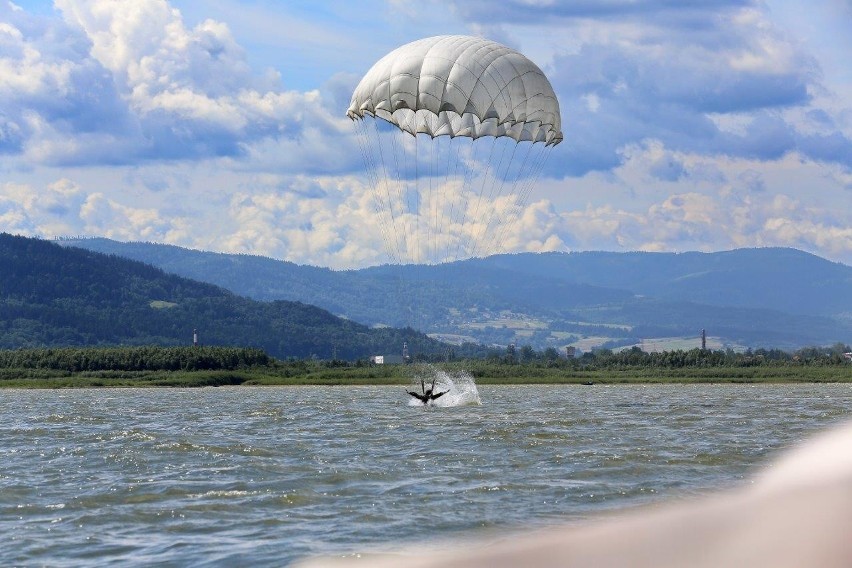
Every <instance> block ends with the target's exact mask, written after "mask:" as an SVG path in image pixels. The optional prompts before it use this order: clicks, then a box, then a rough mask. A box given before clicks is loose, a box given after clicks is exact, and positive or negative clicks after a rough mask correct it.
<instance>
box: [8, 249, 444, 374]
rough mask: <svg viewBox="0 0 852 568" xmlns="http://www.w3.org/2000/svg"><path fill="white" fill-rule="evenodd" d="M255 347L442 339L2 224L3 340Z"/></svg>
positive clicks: (386, 346) (371, 346)
mask: <svg viewBox="0 0 852 568" xmlns="http://www.w3.org/2000/svg"><path fill="white" fill-rule="evenodd" d="M193 329H198V332H199V335H200V338H199V339H200V342H201V343H202V344H206V345H231V346H243V347H258V348H261V349H263V350H265V351H266V352H267V353H269V354H270V355H272V356H275V357H279V358H283V357H291V356H292V357H310V356H312V355H316V356H317V357H321V358H325V359H330V358H331V357H332V355H333V354H336V355H337V356H338V357H339V358H341V359H343V358H345V359H355V358H358V357H367V356H369V355H373V354H382V353H388V354H389V353H399V352H400V351H401V346H402V343H403V341H408V342H409V344H410V345H412V347H413V349H415V350H422V351H439V350H440V349H441V346H440V344H438V343H437V342H434V341H431V340H429V339H428V338H425V337H424V336H422V335H419V334H414V333H413V332H410V331H400V330H394V329H369V328H367V327H365V326H363V325H360V324H358V323H355V322H352V321H347V320H344V319H340V318H337V317H335V316H333V315H332V314H330V313H329V312H327V311H325V310H322V309H319V308H316V307H314V306H309V305H305V304H301V303H298V302H288V301H274V302H259V301H255V300H251V299H248V298H243V297H240V296H237V295H235V294H233V293H232V292H229V291H226V290H224V289H222V288H219V287H217V286H214V285H211V284H205V283H201V282H196V281H193V280H189V279H186V278H182V277H179V276H175V275H170V274H166V273H165V272H163V271H162V270H161V269H158V268H154V267H153V266H150V265H147V264H143V263H141V262H137V261H132V260H128V259H124V258H119V257H116V256H109V255H104V254H100V253H95V252H91V251H85V250H82V249H76V248H65V247H61V246H58V245H56V244H54V243H51V242H47V241H43V240H38V239H30V238H24V237H18V236H12V235H9V234H5V233H0V348H7V349H8V348H21V347H40V346H77V345H122V344H123V345H146V344H151V345H186V344H188V343H191V341H192V335H193Z"/></svg>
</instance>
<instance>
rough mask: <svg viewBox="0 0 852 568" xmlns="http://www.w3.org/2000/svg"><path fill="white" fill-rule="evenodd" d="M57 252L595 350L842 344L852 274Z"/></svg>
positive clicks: (792, 256)
mask: <svg viewBox="0 0 852 568" xmlns="http://www.w3.org/2000/svg"><path fill="white" fill-rule="evenodd" d="M60 244H63V245H65V246H82V247H84V248H88V249H92V250H99V251H101V252H108V253H111V254H119V255H122V256H128V257H131V258H135V259H136V260H141V261H143V262H149V263H152V264H156V265H157V266H159V267H160V268H163V269H164V270H166V271H169V272H175V273H178V274H181V275H184V276H189V277H192V278H195V279H198V280H205V281H208V282H213V283H216V284H217V285H220V286H223V287H225V288H227V289H230V290H232V291H235V292H238V293H240V294H244V295H246V296H250V297H253V298H257V299H263V300H272V299H288V300H298V301H302V302H304V303H308V304H314V305H318V306H320V307H322V308H324V309H327V310H329V311H331V312H332V313H334V314H337V315H341V316H344V317H346V318H349V319H352V320H355V321H359V322H361V323H364V324H366V325H371V326H375V325H391V326H400V327H403V326H412V327H416V328H419V329H422V330H424V331H427V332H430V333H434V334H444V335H459V336H466V337H472V338H475V339H477V340H478V341H481V342H483V343H497V344H504V345H505V344H508V343H518V344H523V343H530V344H532V345H533V346H535V347H537V348H542V347H545V346H558V347H563V346H565V345H571V344H578V343H577V342H578V341H579V340H580V339H583V340H588V339H589V338H588V335H589V334H588V333H586V332H587V331H589V330H590V329H592V328H594V329H595V331H596V332H600V333H601V334H602V336H601V338H600V339H601V340H600V341H599V342H598V344H599V345H612V344H618V345H629V344H631V342H633V343H638V342H641V341H642V340H643V339H647V338H648V337H656V338H659V337H667V336H671V337H678V336H680V337H683V336H688V337H693V338H696V340H697V337H698V334H699V332H700V329H701V328H708V333H710V334H711V335H713V336H715V337H717V339H718V343H719V344H720V345H732V346H736V345H740V346H742V345H746V346H774V347H784V348H787V347H799V346H802V345H809V344H823V343H824V344H828V343H832V342H834V341H838V340H845V338H846V337H848V335H849V334H850V330H852V314H850V313H849V308H847V306H846V303H847V302H846V297H848V296H849V292H850V291H852V268H850V267H848V266H846V265H844V264H842V263H835V262H832V261H828V260H825V259H822V258H820V257H818V256H816V255H812V254H810V253H806V252H802V251H798V250H797V249H790V248H777V247H767V248H762V249H735V250H732V251H722V252H718V253H702V252H686V253H651V252H630V253H617V252H571V253H558V252H553V253H521V254H513V255H497V256H492V257H488V258H484V259H470V260H464V261H458V262H455V263H449V264H443V265H436V266H429V267H423V266H413V265H409V266H402V267H400V266H394V265H382V266H374V267H369V268H364V269H360V270H342V271H335V270H331V269H328V268H321V267H312V266H306V265H298V264H295V263H292V262H288V261H278V260H275V259H270V258H268V257H261V256H254V255H239V254H227V253H215V252H208V251H195V250H190V249H183V248H181V247H177V246H175V245H160V244H156V243H121V242H118V241H111V240H109V239H98V238H94V239H85V240H67V241H63V242H62V243H60ZM779 283H782V284H783V285H779ZM412 305H414V306H415V309H414V310H413V311H416V312H418V313H417V314H415V315H414V316H412V314H411V312H412V310H411V306H412ZM650 306H653V307H650ZM612 326H616V327H612ZM616 328H625V329H619V330H618V331H617V332H615V331H611V330H613V329H616ZM607 330H610V331H607Z"/></svg>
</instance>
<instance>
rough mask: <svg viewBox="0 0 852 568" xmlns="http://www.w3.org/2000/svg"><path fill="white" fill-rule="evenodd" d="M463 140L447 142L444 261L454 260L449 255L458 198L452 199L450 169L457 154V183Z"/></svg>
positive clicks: (453, 138)
mask: <svg viewBox="0 0 852 568" xmlns="http://www.w3.org/2000/svg"><path fill="white" fill-rule="evenodd" d="M463 140H464V137H462V139H458V138H455V137H450V139H449V142H447V147H448V151H447V176H446V178H445V179H444V194H445V195H446V196H447V199H448V200H449V203H448V205H449V212H448V213H447V215H446V216H447V217H448V218H449V221H445V220H444V215H445V209H446V206H445V207H442V208H441V227H445V229H446V230H444V231H443V232H444V235H445V236H444V244H443V247H441V249H442V250H441V259H442V260H443V261H444V262H448V261H451V260H453V259H450V258H448V257H449V254H450V243H451V242H452V241H453V233H452V231H453V230H454V229H455V226H454V225H455V210H456V200H455V199H452V196H453V192H451V191H450V179H451V178H450V169H451V167H450V161H451V156H455V158H453V159H452V171H453V174H452V180H453V183H455V180H456V178H457V177H458V172H459V156H460V155H461V148H462V142H463ZM453 150H455V152H453ZM462 190H464V186H462ZM442 201H444V200H443V199H442Z"/></svg>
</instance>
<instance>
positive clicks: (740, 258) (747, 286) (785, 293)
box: [475, 248, 852, 316]
mask: <svg viewBox="0 0 852 568" xmlns="http://www.w3.org/2000/svg"><path fill="white" fill-rule="evenodd" d="M475 263H476V264H481V265H483V266H486V267H489V268H502V269H505V270H511V271H514V272H518V273H523V274H527V275H529V276H546V277H548V278H558V279H560V280H564V281H566V282H574V283H576V282H583V283H586V284H589V285H592V286H601V287H605V288H611V287H618V288H622V287H628V288H629V289H630V290H631V291H633V292H634V293H636V294H641V295H646V296H652V297H654V298H657V299H660V300H672V301H688V302H695V303H700V304H708V305H714V306H732V307H742V308H765V309H769V310H778V311H783V312H790V313H793V314H806V315H828V316H836V315H838V314H842V313H844V312H849V311H850V308H849V296H850V292H852V267H849V266H846V265H844V264H840V263H836V262H830V261H828V260H825V259H823V258H820V257H818V256H815V255H813V254H809V253H806V252H802V251H800V250H796V249H791V248H759V249H738V250H732V251H724V252H714V253H701V252H686V253H649V252H629V253H613V252H578V253H543V254H523V255H500V256H494V257H490V258H487V259H483V260H478V261H475ZM625 283H629V285H627V284H625Z"/></svg>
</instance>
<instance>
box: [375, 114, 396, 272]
mask: <svg viewBox="0 0 852 568" xmlns="http://www.w3.org/2000/svg"><path fill="white" fill-rule="evenodd" d="M373 130H374V132H375V136H376V138H375V139H376V146H377V147H378V158H379V160H378V162H377V164H380V165H381V176H382V181H383V182H384V188H385V197H386V199H387V205H388V210H389V211H390V217H391V225H392V230H393V232H394V233H398V231H397V230H396V225H397V222H396V213H395V212H394V207H393V199H392V198H391V194H390V191H391V190H390V187H389V185H390V183H389V181H388V180H389V178H390V175H389V174H388V168H387V165H386V163H385V152H384V146H383V145H382V136H381V133H380V132H379V125H378V121H377V120H376V119H375V118H374V119H373ZM377 171H378V170H377ZM377 175H378V174H377ZM396 248H397V251H398V252H397V258H399V245H398V244H397V247H396Z"/></svg>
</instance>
